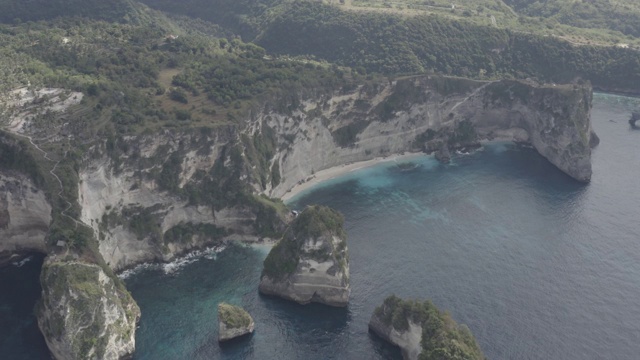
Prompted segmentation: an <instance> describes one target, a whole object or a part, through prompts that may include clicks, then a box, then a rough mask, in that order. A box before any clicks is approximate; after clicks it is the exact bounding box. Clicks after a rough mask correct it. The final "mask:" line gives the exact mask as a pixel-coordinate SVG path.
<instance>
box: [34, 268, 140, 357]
mask: <svg viewBox="0 0 640 360" xmlns="http://www.w3.org/2000/svg"><path fill="white" fill-rule="evenodd" d="M41 283H42V299H41V301H40V303H39V305H38V308H37V313H38V314H37V315H38V326H39V327H40V330H41V331H42V333H43V335H44V337H45V340H46V341H47V345H48V347H49V350H50V351H51V353H52V355H53V356H54V357H55V358H56V359H59V360H75V359H78V360H79V359H100V360H107V359H113V360H118V359H121V358H123V357H125V356H128V355H131V354H132V353H133V351H134V350H135V328H136V322H137V320H138V319H139V317H140V309H139V308H138V306H137V305H136V303H135V302H134V301H133V299H132V298H131V295H129V293H128V292H127V291H126V290H125V289H124V288H123V287H120V286H118V284H116V283H115V282H114V280H113V279H112V278H111V277H109V276H108V275H107V274H105V272H104V271H103V270H102V269H101V268H100V267H99V266H98V265H95V264H90V263H86V262H82V261H75V260H74V261H64V260H59V259H55V258H51V257H50V258H48V259H47V260H46V261H45V263H44V265H43V268H42V274H41Z"/></svg>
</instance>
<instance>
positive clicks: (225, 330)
mask: <svg viewBox="0 0 640 360" xmlns="http://www.w3.org/2000/svg"><path fill="white" fill-rule="evenodd" d="M218 327H219V331H218V341H219V342H223V341H227V340H231V339H235V338H237V337H240V336H243V335H247V334H251V333H253V330H254V329H255V323H254V322H253V318H252V317H251V315H249V313H248V312H246V311H245V310H244V309H243V308H241V307H239V306H234V305H229V304H225V303H220V304H219V305H218Z"/></svg>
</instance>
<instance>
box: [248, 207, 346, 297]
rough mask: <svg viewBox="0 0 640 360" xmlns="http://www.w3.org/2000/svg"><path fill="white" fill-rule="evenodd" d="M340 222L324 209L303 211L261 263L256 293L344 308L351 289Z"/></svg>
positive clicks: (339, 219)
mask: <svg viewBox="0 0 640 360" xmlns="http://www.w3.org/2000/svg"><path fill="white" fill-rule="evenodd" d="M343 221H344V220H343V219H342V216H341V215H340V214H338V213H337V212H335V211H334V210H331V209H329V208H327V207H322V206H313V207H308V208H307V209H305V210H304V211H303V212H302V213H301V214H300V215H299V216H298V218H296V220H294V221H293V223H292V224H291V226H290V227H289V230H288V231H287V232H286V233H285V235H284V237H283V238H282V239H281V240H280V241H279V243H278V244H277V245H276V246H274V247H273V249H272V250H271V252H270V253H269V255H268V256H267V258H266V259H265V261H264V271H263V272H262V277H261V278H260V287H259V289H260V292H262V293H263V294H267V295H276V296H279V297H282V298H284V299H287V300H292V301H296V302H298V303H301V304H307V303H310V302H318V303H323V304H327V305H332V306H346V305H347V303H348V302H349V294H350V293H351V288H350V286H349V259H348V250H347V244H346V241H345V237H346V235H345V233H344V230H343V229H342V224H343Z"/></svg>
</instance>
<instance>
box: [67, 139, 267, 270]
mask: <svg viewBox="0 0 640 360" xmlns="http://www.w3.org/2000/svg"><path fill="white" fill-rule="evenodd" d="M238 137H239V134H238V133H237V132H235V130H233V129H223V130H218V131H212V132H204V133H201V132H199V131H186V132H176V133H170V132H164V133H161V134H158V135H156V136H139V137H127V138H124V139H121V140H120V143H119V144H118V145H117V146H119V147H122V148H125V149H126V150H120V151H118V152H116V153H115V154H110V155H111V156H109V155H108V154H106V150H105V149H104V148H102V147H97V148H95V149H94V156H95V157H94V158H92V159H88V160H87V162H86V166H85V167H84V168H83V169H82V170H81V172H80V186H79V196H78V197H79V199H80V203H81V205H82V215H81V219H82V221H83V222H84V223H85V224H89V225H90V226H91V227H92V228H93V230H94V233H95V235H96V238H98V239H99V250H100V253H101V254H102V256H103V258H104V259H105V261H106V262H107V263H108V264H109V265H110V266H111V268H113V269H114V270H120V269H123V268H125V267H128V266H132V265H135V264H138V263H141V262H145V261H168V260H170V259H172V258H173V257H175V256H176V255H179V254H183V253H184V252H186V251H189V250H192V249H196V248H199V247H202V246H207V245H213V244H216V243H220V242H222V241H226V240H242V241H255V240H258V239H259V238H260V237H261V236H260V233H259V230H260V229H257V227H256V222H257V220H258V219H257V218H258V216H259V215H260V214H261V213H260V210H261V209H262V208H261V207H260V206H259V205H260V204H257V203H259V201H257V200H256V201H254V200H255V199H247V198H240V197H241V196H243V195H246V193H248V192H249V189H250V186H249V185H248V184H245V185H243V184H242V183H243V182H246V183H248V180H247V179H248V177H249V176H248V175H247V173H246V172H247V170H246V169H245V167H247V166H248V163H247V162H245V161H243V160H238V159H236V157H235V156H236V155H235V151H236V148H235V147H236V146H238V145H236V143H237V142H238V141H239V140H238ZM243 186H245V187H246V191H245V190H242V187H243ZM274 221H276V219H274ZM276 222H277V221H276Z"/></svg>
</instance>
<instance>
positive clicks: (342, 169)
mask: <svg viewBox="0 0 640 360" xmlns="http://www.w3.org/2000/svg"><path fill="white" fill-rule="evenodd" d="M424 155H427V153H425V152H422V151H419V152H405V153H404V154H396V155H389V156H384V157H377V158H373V159H371V160H364V161H358V162H354V163H349V164H343V165H339V166H334V167H330V168H328V169H324V170H320V171H318V172H316V173H315V174H313V175H311V176H309V177H308V178H307V179H306V180H305V181H304V182H301V183H298V184H296V185H295V186H294V187H292V188H291V189H289V190H287V192H286V193H285V194H284V195H282V196H281V197H280V199H281V200H282V201H283V202H284V203H287V202H288V201H289V200H291V199H293V198H294V197H296V196H297V195H299V194H300V193H302V192H304V191H306V190H309V189H311V188H312V187H314V186H316V185H318V184H320V183H321V182H323V181H327V180H331V179H335V178H337V177H340V176H343V175H345V174H348V173H350V172H352V171H357V170H360V169H364V168H368V167H372V166H375V165H378V164H382V163H385V162H390V161H399V160H409V159H413V158H416V157H420V156H424Z"/></svg>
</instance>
